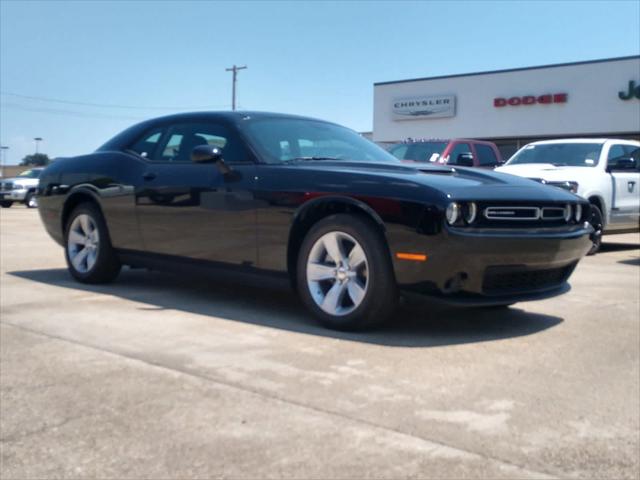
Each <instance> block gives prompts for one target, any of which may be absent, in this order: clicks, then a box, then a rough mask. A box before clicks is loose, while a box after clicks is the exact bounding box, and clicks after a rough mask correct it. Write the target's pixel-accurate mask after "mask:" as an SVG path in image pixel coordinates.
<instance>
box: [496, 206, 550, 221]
mask: <svg viewBox="0 0 640 480" xmlns="http://www.w3.org/2000/svg"><path fill="white" fill-rule="evenodd" d="M484 217H485V218H486V219H488V220H537V219H538V218H540V209H539V208H538V207H487V208H485V209H484Z"/></svg>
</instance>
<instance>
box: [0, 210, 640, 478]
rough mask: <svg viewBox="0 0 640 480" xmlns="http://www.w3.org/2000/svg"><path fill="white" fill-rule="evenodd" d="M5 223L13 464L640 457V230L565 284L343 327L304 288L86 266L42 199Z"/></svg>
mask: <svg viewBox="0 0 640 480" xmlns="http://www.w3.org/2000/svg"><path fill="white" fill-rule="evenodd" d="M0 230H1V237H0V241H1V244H0V261H1V278H0V282H1V284H0V286H1V290H0V302H1V305H0V313H1V318H0V321H1V325H0V327H1V330H0V333H1V337H0V339H1V347H0V353H1V359H0V387H1V388H0V394H1V397H0V400H1V402H0V449H1V451H0V454H1V456H0V461H1V464H0V469H1V470H0V477H2V478H3V479H13V478H24V479H27V478H28V479H34V478H53V477H56V478H59V477H70V478H89V477H97V478H119V479H120V478H176V479H178V478H179V479H184V478H208V477H232V478H323V479H324V478H340V479H343V478H363V477H367V478H480V477H483V478H548V477H551V478H553V477H561V478H566V477H576V478H578V477H579V478H638V477H639V475H640V458H639V457H640V450H639V449H640V424H639V422H640V403H639V399H640V390H639V389H640V328H639V324H640V320H639V316H640V313H639V309H640V301H639V296H640V251H639V250H638V244H639V243H640V239H639V238H638V235H620V236H615V237H609V238H608V239H607V240H608V243H607V244H606V246H605V250H604V252H603V253H601V254H599V255H597V256H595V257H589V258H586V259H585V260H583V262H582V263H581V264H580V265H579V267H578V269H577V271H576V273H575V274H574V276H573V280H572V285H573V290H572V291H571V292H570V293H569V294H567V295H565V296H563V297H560V298H555V299H551V300H546V301H540V302H533V303H526V304H518V305H515V306H514V307H512V308H510V309H507V310H495V309H485V310H456V309H445V308H442V307H433V306H430V305H428V304H423V305H422V304H421V305H412V306H410V307H405V308H403V309H401V310H399V311H398V313H397V318H396V322H394V323H393V324H392V325H389V326H387V327H385V328H383V329H382V330H378V331H375V332H371V333H363V334H343V333H336V332H331V331H327V330H324V329H322V328H320V327H319V326H317V325H316V324H315V323H314V322H313V320H312V319H311V318H310V317H309V315H308V314H307V313H306V312H305V310H304V309H303V308H302V307H301V305H300V304H299V303H298V302H297V301H296V300H295V299H294V298H293V296H292V294H291V293H289V292H283V291H273V290H268V289H256V288H250V287H245V286H239V285H213V284H211V283H210V282H209V281H203V280H200V279H196V278H193V279H192V278H181V277H175V276H171V275H167V274H162V273H156V272H146V271H140V270H135V271H132V270H125V271H123V273H122V274H121V276H120V277H119V279H118V281H117V282H116V283H114V284H112V285H101V286H86V285H81V284H78V283H76V282H74V281H72V280H71V278H70V277H69V275H68V274H67V272H66V270H65V265H64V258H63V252H62V249H61V248H60V247H59V246H57V245H56V244H55V243H54V242H53V241H52V240H51V239H50V238H49V237H48V236H47V235H46V233H45V232H44V230H43V228H42V226H41V224H40V220H39V217H38V214H37V212H36V211H34V210H27V209H25V208H22V207H17V208H11V209H3V210H2V211H1V213H0Z"/></svg>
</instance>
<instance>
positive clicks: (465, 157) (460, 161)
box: [456, 153, 473, 167]
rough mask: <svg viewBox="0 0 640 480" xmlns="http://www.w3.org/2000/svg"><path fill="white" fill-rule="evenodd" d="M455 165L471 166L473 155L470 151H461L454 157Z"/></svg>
mask: <svg viewBox="0 0 640 480" xmlns="http://www.w3.org/2000/svg"><path fill="white" fill-rule="evenodd" d="M456 165H460V166H461V167H473V155H472V154H471V153H461V154H460V155H458V158H457V159H456Z"/></svg>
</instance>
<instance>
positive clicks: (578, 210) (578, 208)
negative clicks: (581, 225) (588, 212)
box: [574, 204, 582, 222]
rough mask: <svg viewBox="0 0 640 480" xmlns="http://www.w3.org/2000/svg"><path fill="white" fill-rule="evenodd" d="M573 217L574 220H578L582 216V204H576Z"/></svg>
mask: <svg viewBox="0 0 640 480" xmlns="http://www.w3.org/2000/svg"><path fill="white" fill-rule="evenodd" d="M574 218H575V219H576V222H579V221H580V219H581V218H582V205H580V204H577V205H576V210H575V212H574Z"/></svg>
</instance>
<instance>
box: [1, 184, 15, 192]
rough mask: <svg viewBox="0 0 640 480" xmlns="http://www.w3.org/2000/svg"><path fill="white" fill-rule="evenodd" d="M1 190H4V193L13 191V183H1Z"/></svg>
mask: <svg viewBox="0 0 640 480" xmlns="http://www.w3.org/2000/svg"><path fill="white" fill-rule="evenodd" d="M0 190H2V191H7V190H13V183H11V182H0Z"/></svg>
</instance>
